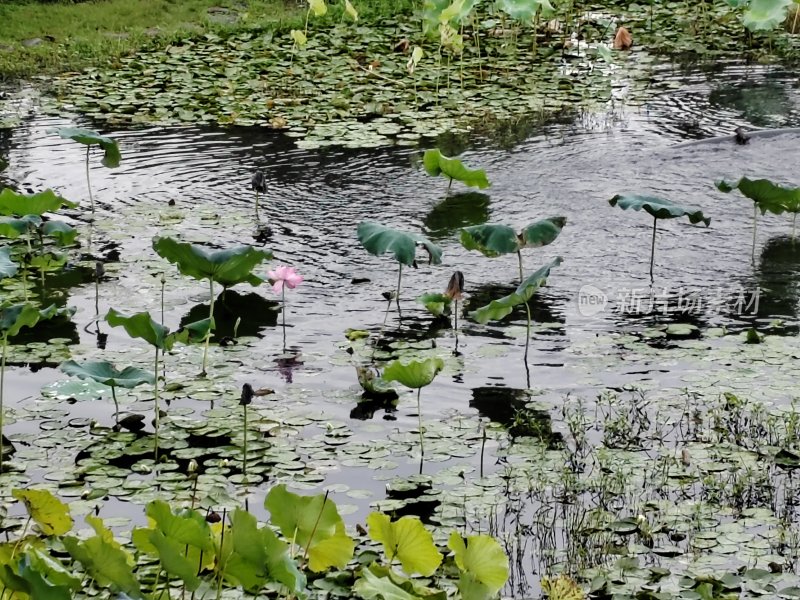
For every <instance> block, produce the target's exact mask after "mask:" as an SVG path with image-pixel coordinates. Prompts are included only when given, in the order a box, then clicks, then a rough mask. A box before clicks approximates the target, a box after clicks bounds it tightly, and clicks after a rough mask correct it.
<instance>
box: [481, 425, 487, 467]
mask: <svg viewBox="0 0 800 600" xmlns="http://www.w3.org/2000/svg"><path fill="white" fill-rule="evenodd" d="M485 449H486V425H484V426H483V436H481V479H483V452H484V450H485Z"/></svg>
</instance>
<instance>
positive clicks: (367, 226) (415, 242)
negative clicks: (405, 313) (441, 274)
mask: <svg viewBox="0 0 800 600" xmlns="http://www.w3.org/2000/svg"><path fill="white" fill-rule="evenodd" d="M357 233H358V241H359V242H361V245H362V246H364V249H365V250H366V251H367V252H369V253H370V254H373V255H375V256H380V255H381V254H384V253H386V252H391V253H392V255H393V256H394V259H395V260H396V261H397V262H398V263H400V265H399V271H398V274H397V292H396V296H395V300H396V302H397V310H398V311H399V310H400V287H401V283H402V278H403V265H406V266H409V267H414V268H415V269H416V268H417V248H418V247H421V248H423V249H424V250H425V251H426V252H427V253H428V262H429V263H430V264H434V265H438V264H440V263H441V262H442V249H441V248H440V247H439V246H437V245H436V244H434V243H433V242H431V241H430V240H429V239H428V238H426V237H424V236H421V235H419V234H415V233H406V232H404V231H399V230H397V229H391V228H390V227H386V226H384V225H381V224H379V223H372V222H369V221H362V222H361V223H359V224H358V231H357Z"/></svg>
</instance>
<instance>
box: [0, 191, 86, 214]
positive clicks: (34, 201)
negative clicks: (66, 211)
mask: <svg viewBox="0 0 800 600" xmlns="http://www.w3.org/2000/svg"><path fill="white" fill-rule="evenodd" d="M76 206H78V205H77V204H75V203H74V202H70V201H69V200H65V199H64V198H62V197H61V196H58V195H56V194H55V193H54V192H53V190H45V191H43V192H39V193H37V194H20V193H18V192H15V191H14V190H12V189H10V188H5V189H4V190H3V191H2V192H0V215H17V216H18V217H21V216H25V215H36V216H42V215H43V214H44V213H48V212H55V211H57V210H58V209H59V208H61V207H67V208H75V207H76Z"/></svg>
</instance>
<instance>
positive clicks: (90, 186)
mask: <svg viewBox="0 0 800 600" xmlns="http://www.w3.org/2000/svg"><path fill="white" fill-rule="evenodd" d="M90 149H91V146H88V145H87V146H86V187H87V188H88V189H89V204H90V205H91V207H92V216H94V196H92V181H91V180H90V179H89V150H90Z"/></svg>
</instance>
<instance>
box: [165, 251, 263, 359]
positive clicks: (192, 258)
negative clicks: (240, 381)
mask: <svg viewBox="0 0 800 600" xmlns="http://www.w3.org/2000/svg"><path fill="white" fill-rule="evenodd" d="M153 249H154V250H155V251H156V253H157V254H158V255H159V256H160V257H162V258H164V259H166V260H168V261H169V262H171V263H172V264H174V265H177V267H178V271H180V272H181V274H183V275H186V276H188V277H192V278H194V279H198V280H201V281H202V280H207V281H208V285H209V294H208V299H209V309H208V318H209V321H210V323H211V327H210V328H209V330H208V334H207V336H206V341H205V347H204V349H203V370H202V371H201V374H202V375H205V374H206V365H207V363H208V346H209V343H210V341H211V331H212V330H213V329H214V298H215V295H214V282H217V283H219V284H220V285H222V287H223V288H224V289H228V288H229V287H233V286H234V285H237V284H239V283H245V282H246V283H249V284H250V285H252V286H258V285H261V284H262V283H263V279H261V278H260V277H257V276H256V275H254V274H253V269H254V268H255V267H257V266H258V265H259V264H261V263H262V262H263V261H265V260H269V259H271V258H272V253H271V252H268V251H266V250H257V249H255V248H253V247H252V246H236V247H235V248H229V249H227V250H207V249H206V248H203V247H202V246H198V245H196V244H190V243H188V242H179V241H178V240H175V239H173V238H170V237H155V238H153Z"/></svg>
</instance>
